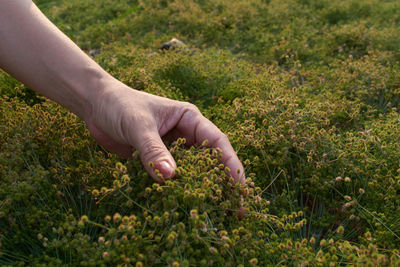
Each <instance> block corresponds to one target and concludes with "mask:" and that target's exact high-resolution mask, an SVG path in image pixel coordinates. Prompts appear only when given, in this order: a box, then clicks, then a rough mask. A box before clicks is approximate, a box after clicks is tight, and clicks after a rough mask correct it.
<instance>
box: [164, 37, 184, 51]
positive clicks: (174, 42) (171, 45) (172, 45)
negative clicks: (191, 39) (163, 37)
mask: <svg viewBox="0 0 400 267" xmlns="http://www.w3.org/2000/svg"><path fill="white" fill-rule="evenodd" d="M185 46H186V45H185V43H184V42H182V41H181V40H178V39H176V38H172V39H171V41H169V42H166V43H164V44H163V45H162V47H161V50H170V49H171V50H174V49H176V48H183V47H185Z"/></svg>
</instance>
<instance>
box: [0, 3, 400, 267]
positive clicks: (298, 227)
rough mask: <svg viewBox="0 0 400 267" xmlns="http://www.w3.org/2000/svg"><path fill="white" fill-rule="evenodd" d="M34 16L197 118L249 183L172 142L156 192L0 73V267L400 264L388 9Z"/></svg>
mask: <svg viewBox="0 0 400 267" xmlns="http://www.w3.org/2000/svg"><path fill="white" fill-rule="evenodd" d="M35 2H36V4H38V6H39V7H40V8H41V9H42V10H43V12H44V13H45V14H46V15H47V16H48V17H49V18H50V19H51V20H52V21H53V22H54V23H55V24H56V25H57V26H58V27H60V28H61V29H62V30H63V31H64V32H65V33H66V34H68V35H69V37H71V38H72V39H73V40H74V41H75V42H77V44H78V45H79V46H80V47H82V48H83V49H84V50H85V51H86V52H87V53H89V51H90V50H95V49H99V50H100V54H98V55H96V56H95V60H96V61H97V62H98V63H99V64H100V65H101V66H102V67H104V68H105V69H106V70H108V71H109V72H110V73H112V74H113V75H114V76H116V77H117V78H118V79H120V80H121V81H123V82H125V83H126V84H128V85H130V86H131V87H133V88H135V89H138V90H143V91H146V92H149V93H153V94H157V95H161V96H166V97H170V98H173V99H177V100H182V101H190V102H192V103H194V104H196V105H197V106H198V107H199V108H200V109H201V111H202V112H203V114H204V115H205V116H206V117H207V118H209V119H211V120H212V121H213V122H214V123H215V124H216V125H217V126H218V127H219V128H220V129H221V130H223V131H224V132H225V133H226V134H227V135H228V137H229V139H230V141H231V143H232V145H233V147H234V148H235V150H236V151H237V154H238V155H239V157H240V158H241V160H242V162H243V163H244V165H245V169H246V174H247V177H248V178H249V179H248V181H247V183H246V185H245V186H243V187H240V186H235V187H231V186H229V185H228V184H227V183H226V181H225V180H226V179H227V177H225V174H224V171H223V169H224V166H220V164H219V163H218V161H217V159H216V155H217V154H218V153H219V152H218V151H212V150H208V149H206V148H204V147H197V148H194V147H192V148H187V147H185V146H184V140H181V139H179V140H178V141H177V142H176V143H174V144H169V145H168V146H169V148H170V150H171V153H172V154H173V155H174V157H175V158H176V160H177V163H178V167H179V168H178V171H177V172H178V177H177V178H176V179H174V180H172V181H169V182H167V183H166V184H163V185H159V184H155V183H153V182H152V180H151V179H150V177H149V175H148V174H147V173H146V171H145V170H144V168H143V167H142V165H141V163H140V160H139V159H138V158H137V157H135V158H134V159H130V160H122V159H119V158H118V157H116V156H115V155H112V154H109V153H107V152H106V151H105V150H104V149H103V148H101V147H99V146H98V145H97V144H96V143H95V142H94V141H93V140H92V139H91V137H90V136H89V133H88V131H87V128H86V126H85V125H84V124H83V122H82V121H81V120H80V119H78V118H76V117H75V116H74V115H72V114H71V113H69V112H68V111H66V110H65V109H63V108H61V107H59V106H57V105H56V104H54V103H51V102H50V101H48V100H46V99H44V98H43V97H41V96H38V95H36V94H35V93H34V92H33V91H31V90H30V89H29V88H26V87H25V86H24V85H22V84H20V83H19V82H17V81H16V80H15V79H13V78H12V77H10V76H9V75H7V74H6V73H4V72H0V91H1V95H2V98H1V99H0V182H1V184H2V186H1V187H0V231H1V232H0V264H20V265H36V264H40V263H45V264H49V265H51V264H53V265H61V264H66V265H95V266H97V265H118V264H120V265H124V264H125V265H134V266H148V265H159V266H165V265H172V266H199V265H200V266H201V265H203V266H209V265H215V266H223V265H225V266H232V265H235V266H239V265H242V266H256V265H260V266H278V265H286V266H291V265H301V264H302V265H313V266H336V265H345V264H350V265H358V266H376V265H379V266H397V265H399V264H400V252H399V246H400V238H399V236H400V217H399V214H400V166H399V162H400V150H399V145H398V144H399V141H400V134H399V133H400V125H399V123H398V122H399V119H400V116H399V113H398V108H399V92H400V91H399V88H400V70H399V64H398V62H399V60H400V34H399V32H400V31H399V30H400V29H399V27H400V26H399V17H398V15H397V13H396V11H397V10H398V9H399V5H400V4H399V2H398V1H390V0H388V1H377V0H366V1H361V0H351V1H339V0H337V1H336V0H335V1H320V0H319V1H317V0H301V1H295V0H285V1H275V0H269V1H262V0H251V1H239V0H237V1H226V0H218V1H208V0H202V1H193V0H176V1H163V0H158V1H129V0H118V1H109V0H97V1H94V0H86V1H82V0H72V1H65V0H57V1H48V0H47V1H35ZM172 37H176V38H178V39H181V40H182V41H183V42H184V43H186V44H187V46H186V48H184V49H177V50H173V51H164V52H162V51H160V50H159V48H160V47H161V45H162V43H164V42H166V41H169V40H170V39H171V38H172ZM243 192H246V194H245V197H244V198H245V199H244V203H245V206H246V214H247V216H246V217H244V218H243V219H242V220H238V219H237V213H238V207H240V203H239V199H240V197H239V196H240V194H241V193H242V194H243ZM17 248H18V249H17Z"/></svg>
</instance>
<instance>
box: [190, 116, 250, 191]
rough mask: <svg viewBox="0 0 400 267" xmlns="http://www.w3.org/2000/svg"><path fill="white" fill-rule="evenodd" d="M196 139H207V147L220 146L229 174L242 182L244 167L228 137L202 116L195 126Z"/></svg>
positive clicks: (243, 179) (200, 140) (201, 140)
mask: <svg viewBox="0 0 400 267" xmlns="http://www.w3.org/2000/svg"><path fill="white" fill-rule="evenodd" d="M195 136H196V140H199V141H198V142H203V141H204V140H205V139H207V140H208V144H207V146H208V147H213V148H220V149H221V150H222V159H221V162H222V163H223V164H224V165H225V166H227V167H228V168H229V169H230V174H231V176H232V177H233V178H234V180H235V182H240V183H241V184H244V181H245V176H244V168H243V165H242V163H241V162H240V160H239V158H238V156H237V154H236V152H235V150H234V149H233V147H232V145H231V143H230V142H229V138H228V137H227V136H226V135H225V134H224V133H222V132H221V131H220V130H219V129H218V128H217V127H216V126H215V125H214V124H213V123H212V122H211V121H209V120H208V119H206V118H205V117H203V118H202V119H201V120H200V122H199V123H198V126H197V127H196V133H195Z"/></svg>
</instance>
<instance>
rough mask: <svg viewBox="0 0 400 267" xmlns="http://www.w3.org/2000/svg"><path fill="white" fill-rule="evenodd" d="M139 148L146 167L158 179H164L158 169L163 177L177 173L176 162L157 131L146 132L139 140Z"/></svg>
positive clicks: (170, 176)
mask: <svg viewBox="0 0 400 267" xmlns="http://www.w3.org/2000/svg"><path fill="white" fill-rule="evenodd" d="M137 149H138V151H139V155H140V158H141V160H142V163H143V165H144V167H145V168H146V170H147V171H148V172H149V174H150V175H151V176H152V177H153V178H154V179H155V180H156V181H158V182H162V181H163V180H162V179H160V177H158V175H157V171H156V170H158V171H159V173H160V174H161V175H162V178H172V177H173V176H174V175H175V169H176V162H175V160H174V158H173V157H172V155H171V153H169V151H168V149H167V148H166V147H165V145H164V143H163V141H162V140H161V137H160V135H159V134H158V133H157V132H152V133H148V134H146V135H145V136H144V137H143V138H142V140H141V142H140V141H139V142H138V144H137Z"/></svg>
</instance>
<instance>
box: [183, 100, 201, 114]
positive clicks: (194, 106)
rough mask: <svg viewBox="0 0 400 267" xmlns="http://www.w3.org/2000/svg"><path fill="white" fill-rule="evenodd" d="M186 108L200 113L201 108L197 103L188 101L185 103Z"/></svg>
mask: <svg viewBox="0 0 400 267" xmlns="http://www.w3.org/2000/svg"><path fill="white" fill-rule="evenodd" d="M185 110H187V111H189V112H193V113H200V110H199V108H198V107H197V106H196V105H194V104H192V103H188V102H186V103H185Z"/></svg>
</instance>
